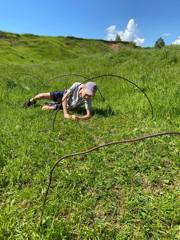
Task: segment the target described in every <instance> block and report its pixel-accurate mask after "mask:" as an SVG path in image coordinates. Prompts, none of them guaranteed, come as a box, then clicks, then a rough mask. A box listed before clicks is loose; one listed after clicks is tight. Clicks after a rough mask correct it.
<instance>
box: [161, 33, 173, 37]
mask: <svg viewBox="0 0 180 240" xmlns="http://www.w3.org/2000/svg"><path fill="white" fill-rule="evenodd" d="M171 35H172V34H171V33H169V32H167V33H163V34H162V37H170V36H171Z"/></svg>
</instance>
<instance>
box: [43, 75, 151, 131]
mask: <svg viewBox="0 0 180 240" xmlns="http://www.w3.org/2000/svg"><path fill="white" fill-rule="evenodd" d="M67 76H77V77H82V78H84V79H86V80H85V81H84V82H82V84H85V83H86V82H88V81H92V80H95V79H99V78H103V77H115V78H118V79H121V80H124V81H126V82H128V83H130V84H132V85H134V86H135V87H136V88H137V89H139V90H140V91H141V92H142V93H143V95H144V96H145V97H146V99H147V101H148V103H149V105H150V108H151V115H152V118H153V117H154V111H153V105H152V103H151V101H150V98H149V97H148V95H147V94H146V93H145V92H144V91H143V89H142V88H140V87H139V86H138V85H137V84H136V83H134V82H132V81H130V80H129V79H127V78H125V77H123V76H120V75H115V74H102V75H98V76H94V77H91V78H88V77H86V76H83V75H81V74H76V73H70V74H63V75H59V76H56V77H53V78H51V79H49V81H48V82H51V81H53V80H55V79H57V78H59V77H67ZM77 87H79V86H77ZM77 87H76V88H77ZM76 88H75V89H76ZM75 89H74V90H75ZM97 89H98V91H99V93H100V95H101V98H102V100H103V101H105V98H104V97H103V95H102V93H101V91H100V89H99V88H98V87H97ZM62 102H63V101H62ZM58 110H59V109H58V108H57V110H56V111H57V112H58ZM57 112H56V113H55V115H54V118H53V124H52V126H53V130H54V127H55V121H56V117H57Z"/></svg>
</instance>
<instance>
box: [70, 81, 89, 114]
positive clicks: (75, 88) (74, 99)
mask: <svg viewBox="0 0 180 240" xmlns="http://www.w3.org/2000/svg"><path fill="white" fill-rule="evenodd" d="M80 85H82V83H80V82H75V83H74V84H73V85H72V86H71V87H70V88H69V89H68V90H67V91H66V93H69V96H68V97H67V107H68V108H70V109H71V108H76V107H78V106H80V105H82V104H84V105H85V108H86V109H88V110H91V99H88V100H86V99H84V98H83V97H81V96H80V94H79V90H80Z"/></svg>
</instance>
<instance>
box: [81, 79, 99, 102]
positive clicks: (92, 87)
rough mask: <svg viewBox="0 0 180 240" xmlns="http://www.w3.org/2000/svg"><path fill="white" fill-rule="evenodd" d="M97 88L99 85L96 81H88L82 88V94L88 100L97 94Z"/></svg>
mask: <svg viewBox="0 0 180 240" xmlns="http://www.w3.org/2000/svg"><path fill="white" fill-rule="evenodd" d="M96 90H97V86H96V83H95V82H87V83H85V84H83V87H82V88H81V90H80V94H81V96H82V97H83V98H85V99H86V100H87V99H90V98H92V97H94V96H95V94H96Z"/></svg>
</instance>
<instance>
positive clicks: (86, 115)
mask: <svg viewBox="0 0 180 240" xmlns="http://www.w3.org/2000/svg"><path fill="white" fill-rule="evenodd" d="M91 117H92V111H91V110H90V109H86V114H85V115H84V116H77V115H72V119H73V120H88V119H90V118H91Z"/></svg>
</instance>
